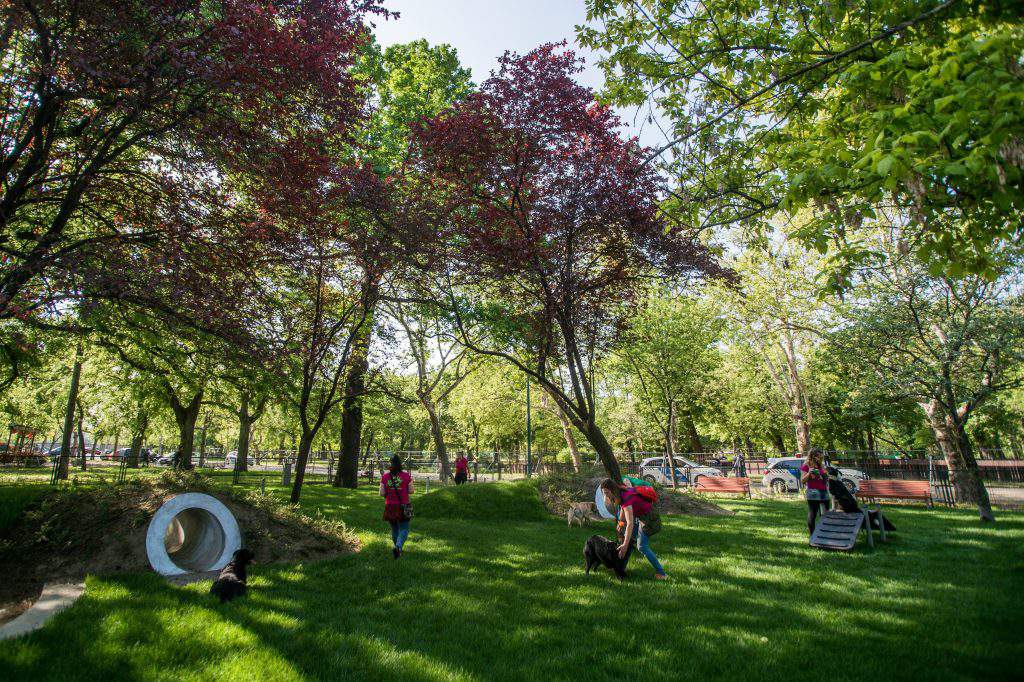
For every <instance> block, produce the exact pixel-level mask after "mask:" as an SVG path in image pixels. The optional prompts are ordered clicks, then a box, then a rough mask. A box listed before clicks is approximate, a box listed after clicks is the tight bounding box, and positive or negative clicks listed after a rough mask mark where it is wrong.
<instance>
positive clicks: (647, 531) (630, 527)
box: [601, 478, 668, 580]
mask: <svg viewBox="0 0 1024 682" xmlns="http://www.w3.org/2000/svg"><path fill="white" fill-rule="evenodd" d="M601 490H602V492H604V501H605V505H612V504H614V505H617V506H618V507H619V525H620V526H623V525H624V529H623V532H622V535H621V537H620V542H621V544H620V545H619V556H620V557H621V558H623V559H625V560H626V561H627V562H628V561H629V555H630V554H631V553H632V545H633V538H636V548H637V549H639V550H640V553H641V554H643V555H644V556H645V557H647V561H649V562H650V564H651V566H653V567H654V577H655V578H657V579H658V580H665V579H666V578H668V576H667V575H666V574H665V569H664V568H662V566H661V562H660V561H658V557H657V556H656V555H655V554H654V550H652V549H651V544H650V536H651V535H653V534H654V533H656V532H657V531H658V530H659V529H660V528H661V519H660V517H658V516H657V512H654V511H653V510H652V508H651V507H652V505H653V504H654V502H653V500H650V499H648V498H647V497H645V496H644V495H642V494H640V492H638V490H637V488H635V487H630V486H625V485H622V484H620V483H616V482H615V481H613V480H612V479H610V478H606V479H604V481H602V482H601ZM651 492H652V493H653V490H652V491H651ZM654 499H657V498H656V497H655V498H654Z"/></svg>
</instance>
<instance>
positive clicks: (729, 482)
mask: <svg viewBox="0 0 1024 682" xmlns="http://www.w3.org/2000/svg"><path fill="white" fill-rule="evenodd" d="M696 490H697V492H700V493H739V494H741V495H746V496H747V497H750V479H749V478H725V477H722V478H719V477H717V476H700V477H699V478H697V485H696Z"/></svg>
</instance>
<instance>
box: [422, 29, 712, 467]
mask: <svg viewBox="0 0 1024 682" xmlns="http://www.w3.org/2000/svg"><path fill="white" fill-rule="evenodd" d="M580 70H581V67H580V61H579V60H577V59H576V57H575V56H574V55H573V54H572V53H571V52H569V51H567V50H566V49H565V48H564V45H551V44H549V45H544V46H541V47H539V48H537V49H536V50H534V51H532V52H530V53H529V54H526V55H523V56H519V55H513V54H506V55H505V56H504V57H503V58H502V59H501V62H500V69H499V71H498V72H497V74H496V75H494V76H492V77H491V78H490V79H488V80H487V81H485V82H484V83H483V85H482V86H481V88H480V90H479V92H477V93H474V94H473V95H471V96H470V97H468V98H467V99H466V100H465V101H464V102H461V103H459V104H457V105H455V106H454V107H452V109H451V110H450V111H448V112H447V113H445V114H442V115H441V116H439V117H437V118H435V119H433V120H431V121H429V122H427V123H425V124H424V125H422V126H421V127H420V128H419V130H418V134H417V141H418V144H419V146H420V153H421V155H422V159H423V163H424V166H425V170H427V171H428V172H430V173H431V174H432V175H433V178H434V187H433V188H432V191H433V192H434V193H435V194H436V196H438V197H440V198H441V199H442V200H443V201H446V202H447V203H448V206H449V208H450V210H451V216H452V217H451V219H450V221H449V223H448V226H447V228H446V232H445V233H444V234H443V239H442V240H441V242H443V243H444V244H445V245H447V247H448V252H447V255H448V258H447V261H446V262H447V263H448V264H449V271H448V273H447V276H448V281H449V283H450V286H449V287H448V291H449V296H448V303H449V306H448V307H449V311H450V313H451V315H452V317H453V320H454V323H455V326H456V328H457V329H458V336H459V337H460V339H461V342H462V343H464V344H465V345H466V346H467V347H469V348H470V349H472V350H474V351H476V352H478V353H483V354H485V355H491V356H497V357H501V358H504V359H505V360H507V361H509V362H511V363H512V364H513V365H515V366H516V367H518V368H519V369H520V370H522V371H523V372H524V373H526V374H527V375H529V377H531V378H532V379H533V380H534V381H536V382H538V383H539V384H541V386H542V387H543V388H544V389H545V390H546V391H547V392H548V393H549V394H550V395H551V396H552V397H553V398H554V400H555V401H556V402H557V403H558V406H559V407H560V408H561V409H562V410H563V411H564V412H565V414H566V416H567V417H568V418H569V420H570V421H571V422H572V424H573V425H574V426H575V427H576V428H577V429H579V430H580V432H581V433H583V435H584V436H585V437H586V438H587V440H588V441H589V442H590V444H591V445H592V446H593V447H594V449H595V450H596V451H597V453H598V455H599V456H600V458H601V461H602V462H603V464H604V467H605V469H606V470H607V472H608V474H609V475H610V476H612V477H613V478H616V479H618V478H619V477H620V471H619V466H618V463H617V462H616V460H615V458H614V456H613V453H612V447H611V445H610V444H609V442H608V439H607V438H606V436H605V434H604V433H602V431H601V429H600V428H599V427H598V424H597V420H596V414H597V410H596V405H595V387H594V378H593V367H594V364H595V361H596V360H597V359H598V358H599V357H600V356H601V354H602V353H603V352H605V351H606V350H607V349H608V348H609V347H610V346H611V344H612V343H613V342H614V340H615V336H616V330H617V328H618V326H619V325H618V322H619V318H620V315H621V313H622V311H623V309H624V307H625V304H628V302H629V301H630V300H632V299H633V297H634V296H635V294H636V292H637V291H638V289H639V283H640V281H641V280H642V279H643V278H644V277H648V276H652V275H655V274H656V273H663V274H674V275H683V274H693V273H715V272H717V270H718V269H717V266H716V265H715V263H714V261H713V259H712V258H711V257H710V255H709V254H708V252H707V250H706V249H705V248H703V247H702V246H701V245H699V244H697V243H695V242H693V241H692V240H689V239H686V238H683V237H682V236H680V235H679V234H678V233H674V232H671V231H669V230H667V229H666V226H665V224H664V223H663V221H662V220H661V219H660V217H659V208H658V200H659V194H658V177H657V176H656V175H655V174H654V173H653V172H652V171H650V170H649V169H648V166H647V165H646V164H644V155H645V152H644V150H643V149H642V148H641V147H639V146H638V145H637V144H636V142H635V141H633V140H625V139H623V138H622V137H621V135H620V134H619V131H618V129H619V121H618V119H617V118H616V116H615V115H614V114H613V113H612V112H611V111H610V110H609V109H608V107H606V106H602V105H601V104H599V103H598V102H596V101H595V99H594V95H593V93H592V92H591V91H590V90H589V89H587V88H585V87H583V86H581V85H579V84H578V83H576V82H575V80H574V75H575V74H576V73H578V72H579V71H580Z"/></svg>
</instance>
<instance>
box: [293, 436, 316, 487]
mask: <svg viewBox="0 0 1024 682" xmlns="http://www.w3.org/2000/svg"><path fill="white" fill-rule="evenodd" d="M315 435H316V434H315V433H313V432H312V431H306V430H305V429H303V431H302V438H300V439H299V454H298V456H297V457H296V458H295V481H294V482H293V483H292V496H291V502H292V504H297V503H298V501H299V499H300V498H301V497H302V481H303V480H304V479H305V478H306V462H308V461H309V451H310V448H312V446H313V437H314V436H315Z"/></svg>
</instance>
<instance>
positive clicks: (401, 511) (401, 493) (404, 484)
mask: <svg viewBox="0 0 1024 682" xmlns="http://www.w3.org/2000/svg"><path fill="white" fill-rule="evenodd" d="M410 495H412V476H411V475H410V474H409V472H408V471H402V458H401V457H399V456H398V455H395V456H394V457H392V458H391V467H390V468H389V469H388V473H386V474H384V475H383V476H381V478H380V496H381V497H383V498H384V520H385V521H387V522H388V523H389V524H391V543H392V545H394V547H393V548H392V550H391V553H392V554H393V555H394V557H395V558H396V559H397V558H399V557H400V556H402V547H403V546H404V545H405V541H406V540H407V539H408V538H409V519H410V518H412V504H411V502H410V501H409V500H410Z"/></svg>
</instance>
